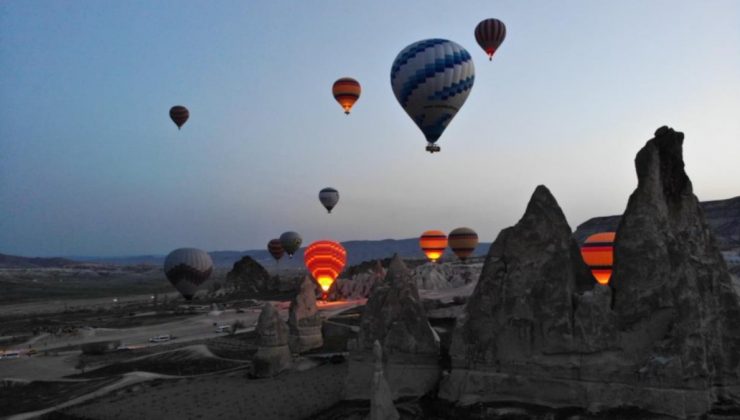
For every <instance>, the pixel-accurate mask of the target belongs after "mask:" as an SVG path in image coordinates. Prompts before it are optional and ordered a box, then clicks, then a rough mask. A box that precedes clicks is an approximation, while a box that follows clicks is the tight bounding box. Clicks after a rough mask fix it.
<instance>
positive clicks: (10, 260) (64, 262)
mask: <svg viewBox="0 0 740 420" xmlns="http://www.w3.org/2000/svg"><path fill="white" fill-rule="evenodd" d="M77 264H79V263H78V262H77V261H72V260H68V259H66V258H29V257H19V256H16V255H7V254H0V268H49V267H58V268H61V267H69V266H74V265H77Z"/></svg>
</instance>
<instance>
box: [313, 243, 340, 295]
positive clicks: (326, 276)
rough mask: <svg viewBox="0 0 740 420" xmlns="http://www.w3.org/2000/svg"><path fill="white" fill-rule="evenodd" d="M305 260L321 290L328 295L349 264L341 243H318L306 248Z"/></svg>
mask: <svg viewBox="0 0 740 420" xmlns="http://www.w3.org/2000/svg"><path fill="white" fill-rule="evenodd" d="M303 260H304V262H305V263H306V268H308V271H310V272H311V275H312V276H313V278H314V279H316V281H317V282H318V283H319V286H321V290H323V291H324V293H327V292H328V291H329V288H330V287H331V285H332V284H333V283H334V280H336V279H337V277H339V273H341V272H342V270H344V265H345V264H347V251H346V250H345V249H344V247H343V246H342V245H341V244H340V243H339V242H334V241H327V240H323V241H316V242H314V243H312V244H311V245H309V246H308V248H306V251H305V252H304V253H303Z"/></svg>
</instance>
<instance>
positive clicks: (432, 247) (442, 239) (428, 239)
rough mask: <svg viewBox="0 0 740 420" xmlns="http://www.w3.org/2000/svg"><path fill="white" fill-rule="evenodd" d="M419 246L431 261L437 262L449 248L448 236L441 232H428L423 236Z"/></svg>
mask: <svg viewBox="0 0 740 420" xmlns="http://www.w3.org/2000/svg"><path fill="white" fill-rule="evenodd" d="M419 246H420V247H421V250H422V251H424V254H426V256H427V258H429V261H431V262H435V261H437V260H438V259H439V258H440V257H441V256H442V254H444V252H445V248H447V235H445V233H444V232H442V231H441V230H428V231H426V232H424V233H422V234H421V237H420V238H419Z"/></svg>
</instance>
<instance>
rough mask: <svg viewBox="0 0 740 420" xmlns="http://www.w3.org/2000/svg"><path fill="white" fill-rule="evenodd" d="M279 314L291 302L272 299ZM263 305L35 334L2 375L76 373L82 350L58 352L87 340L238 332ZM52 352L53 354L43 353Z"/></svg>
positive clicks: (0, 365)
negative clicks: (233, 328)
mask: <svg viewBox="0 0 740 420" xmlns="http://www.w3.org/2000/svg"><path fill="white" fill-rule="evenodd" d="M271 303H272V304H273V305H274V306H275V307H276V309H278V312H279V314H280V316H281V317H282V318H283V319H284V320H285V321H287V319H288V309H289V306H290V304H289V303H288V302H271ZM364 304H365V299H362V300H353V301H342V302H327V303H323V302H320V303H319V304H318V309H319V312H320V313H321V314H322V316H323V317H324V318H329V317H332V316H334V315H336V314H338V313H340V312H343V311H346V310H348V309H351V308H354V307H356V306H359V305H364ZM260 311H261V309H260V308H259V307H255V308H249V309H245V310H244V312H243V313H237V312H236V311H235V310H234V309H228V310H223V311H211V312H209V313H200V314H194V315H192V316H188V317H187V318H184V319H183V318H180V319H177V320H175V321H169V322H163V323H161V324H154V325H145V326H139V327H133V328H86V329H81V330H79V331H80V333H79V334H77V335H66V336H62V337H55V336H53V335H46V336H43V337H34V338H33V339H31V340H29V341H28V342H26V343H23V344H20V345H18V346H16V348H17V349H19V350H23V351H26V350H27V349H28V346H29V345H31V346H32V348H33V349H34V350H36V352H37V353H36V354H35V355H34V356H32V357H29V356H23V357H20V358H18V359H5V360H0V379H5V378H17V379H25V380H40V379H43V380H51V379H57V378H60V377H62V376H65V375H70V374H73V373H76V370H75V368H74V365H75V363H76V359H77V357H76V356H77V355H78V354H79V350H74V351H66V352H62V353H59V354H56V353H57V352H58V350H59V349H63V348H69V347H71V346H74V347H77V346H80V345H82V344H85V343H91V342H96V341H108V340H116V341H120V342H121V344H122V345H125V346H137V347H138V346H149V347H154V346H161V345H165V344H167V342H165V343H150V342H149V339H150V338H151V337H155V336H158V335H163V334H170V335H171V336H174V337H175V339H174V340H172V341H171V342H175V343H188V342H191V341H196V340H203V339H209V338H215V337H218V336H223V335H224V333H217V332H216V327H215V326H214V324H216V325H231V324H233V323H234V322H235V321H237V320H239V321H241V322H242V323H243V324H244V326H245V328H244V329H242V330H239V332H246V331H250V330H253V329H254V327H255V326H256V324H257V320H258V318H259V314H260ZM44 352H49V353H50V354H51V355H44V354H43V353H44Z"/></svg>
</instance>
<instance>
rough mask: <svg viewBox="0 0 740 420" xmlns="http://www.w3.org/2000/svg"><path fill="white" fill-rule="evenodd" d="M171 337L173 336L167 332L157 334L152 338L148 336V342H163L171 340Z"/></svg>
mask: <svg viewBox="0 0 740 420" xmlns="http://www.w3.org/2000/svg"><path fill="white" fill-rule="evenodd" d="M172 338H173V337H172V336H171V335H169V334H164V335H158V336H156V337H152V338H150V339H149V342H150V343H163V342H165V341H170V340H172Z"/></svg>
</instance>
